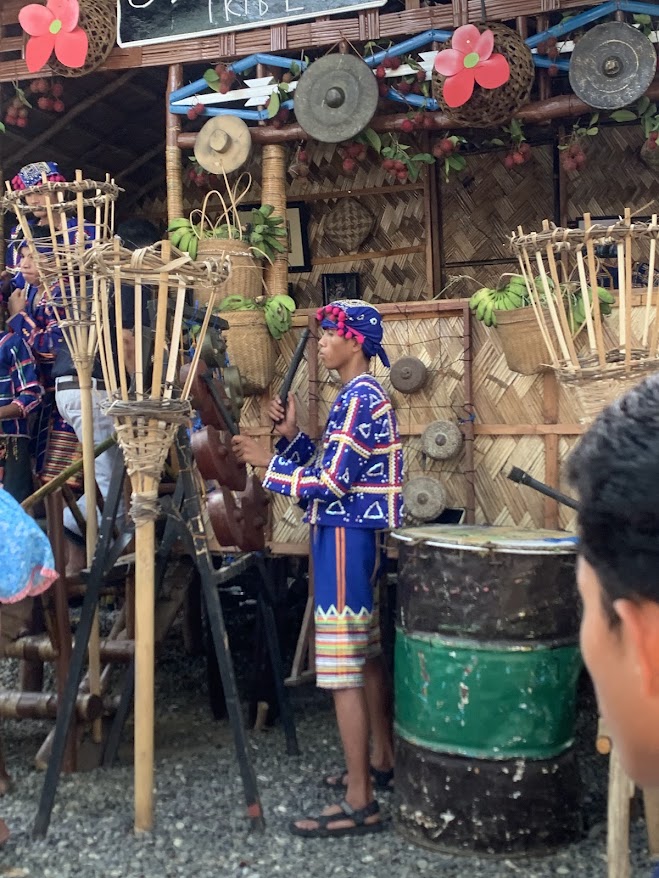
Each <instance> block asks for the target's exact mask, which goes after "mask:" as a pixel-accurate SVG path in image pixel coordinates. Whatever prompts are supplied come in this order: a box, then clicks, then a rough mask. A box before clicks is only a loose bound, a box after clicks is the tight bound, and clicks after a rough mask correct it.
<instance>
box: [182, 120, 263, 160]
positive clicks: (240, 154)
mask: <svg viewBox="0 0 659 878" xmlns="http://www.w3.org/2000/svg"><path fill="white" fill-rule="evenodd" d="M251 151H252V135H251V134H250V133H249V128H248V127H247V125H246V124H245V123H244V122H243V120H242V119H239V118H238V117H237V116H215V117H213V118H212V119H209V120H208V122H206V124H205V125H204V127H203V128H202V129H201V131H200V132H199V134H197V138H196V140H195V144H194V155H195V158H196V159H197V161H198V162H199V164H200V165H201V166H202V168H203V169H204V170H205V171H208V172H209V173H210V174H221V173H222V171H224V172H225V173H226V174H228V173H230V172H231V171H235V170H237V169H238V168H240V167H242V165H244V164H245V162H246V161H247V159H248V158H249V155H250V153H251Z"/></svg>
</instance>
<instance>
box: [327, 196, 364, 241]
mask: <svg viewBox="0 0 659 878" xmlns="http://www.w3.org/2000/svg"><path fill="white" fill-rule="evenodd" d="M374 225H375V217H374V216H373V214H372V213H371V212H370V211H369V210H367V209H366V208H365V207H364V205H363V204H361V203H360V202H359V201H357V199H355V198H342V199H341V200H340V201H339V203H338V204H337V205H336V207H333V208H332V210H331V211H330V212H329V214H328V215H327V217H326V218H325V228H324V231H325V234H326V235H327V237H328V238H329V239H330V241H333V242H334V243H335V244H336V245H337V246H338V247H340V248H341V249H342V250H344V251H345V252H346V253H354V252H355V251H356V250H357V248H358V247H359V245H360V244H363V243H364V241H365V240H366V239H367V238H368V236H369V235H370V234H371V232H372V231H373V227H374Z"/></svg>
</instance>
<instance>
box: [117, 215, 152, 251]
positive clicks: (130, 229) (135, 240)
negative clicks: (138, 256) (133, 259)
mask: <svg viewBox="0 0 659 878" xmlns="http://www.w3.org/2000/svg"><path fill="white" fill-rule="evenodd" d="M115 234H116V235H117V237H118V238H121V243H122V245H123V246H124V247H126V248H127V249H128V250H139V249H140V248H142V247H150V246H151V244H155V243H156V241H159V240H160V232H159V231H158V229H157V228H156V227H155V226H154V224H153V223H152V222H150V221H149V220H148V219H144V218H143V217H139V216H134V217H131V218H130V219H127V220H124V221H123V222H122V223H119V225H118V226H117V229H116V232H115Z"/></svg>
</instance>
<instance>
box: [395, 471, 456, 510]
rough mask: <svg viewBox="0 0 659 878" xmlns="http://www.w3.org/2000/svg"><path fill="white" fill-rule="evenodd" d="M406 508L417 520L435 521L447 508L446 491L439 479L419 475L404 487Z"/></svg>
mask: <svg viewBox="0 0 659 878" xmlns="http://www.w3.org/2000/svg"><path fill="white" fill-rule="evenodd" d="M403 499H404V501H405V510H406V512H407V513H408V514H409V515H411V516H412V518H416V519H417V521H433V520H434V519H435V518H437V517H438V516H439V515H441V514H442V512H443V511H444V510H445V509H446V491H445V490H444V486H443V485H442V483H441V482H439V481H438V480H437V479H431V478H429V477H428V476H417V478H415V479H410V480H409V482H408V483H407V484H406V485H405V487H404V488H403Z"/></svg>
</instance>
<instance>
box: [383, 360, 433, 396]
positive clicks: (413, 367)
mask: <svg viewBox="0 0 659 878" xmlns="http://www.w3.org/2000/svg"><path fill="white" fill-rule="evenodd" d="M427 377H428V370H427V369H426V365H425V363H422V362H421V360H419V359H418V358H417V357H401V359H400V360H396V362H395V363H394V364H393V366H392V367H391V370H390V372H389V378H390V380H391V383H392V384H393V386H394V387H395V388H396V390H400V392H401V393H416V391H417V390H421V388H422V387H423V385H424V384H425V383H426V378H427Z"/></svg>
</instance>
